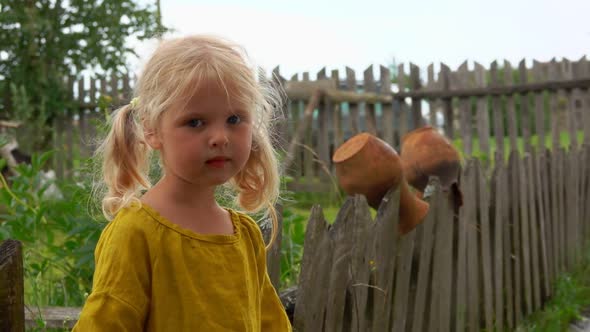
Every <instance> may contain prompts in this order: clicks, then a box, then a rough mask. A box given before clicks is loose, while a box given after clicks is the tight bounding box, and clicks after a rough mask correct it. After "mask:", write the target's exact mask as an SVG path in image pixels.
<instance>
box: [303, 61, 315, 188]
mask: <svg viewBox="0 0 590 332" xmlns="http://www.w3.org/2000/svg"><path fill="white" fill-rule="evenodd" d="M303 82H309V73H308V72H304V73H303ZM309 103H310V101H304V105H305V106H306V107H307V106H308V104H309ZM316 109H317V108H316ZM312 114H313V115H312V116H311V117H310V118H309V122H308V125H307V127H306V130H305V135H304V138H303V146H302V151H303V175H304V177H305V182H307V183H312V182H314V177H315V175H316V172H315V168H316V167H315V166H316V165H314V164H315V162H314V159H315V156H314V155H313V153H314V151H313V131H314V128H313V124H314V122H315V121H313V120H312V119H313V118H314V116H315V114H317V112H316V110H315V109H314V110H312Z"/></svg>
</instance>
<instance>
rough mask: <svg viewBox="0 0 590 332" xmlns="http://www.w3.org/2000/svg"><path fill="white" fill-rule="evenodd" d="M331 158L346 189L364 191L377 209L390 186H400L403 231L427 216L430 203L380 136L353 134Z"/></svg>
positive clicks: (350, 193)
mask: <svg viewBox="0 0 590 332" xmlns="http://www.w3.org/2000/svg"><path fill="white" fill-rule="evenodd" d="M332 161H333V162H334V165H335V168H336V176H337V178H338V183H339V184H340V186H341V187H342V189H343V190H344V192H346V193H347V194H349V195H354V194H362V195H364V196H365V197H366V198H367V201H368V203H369V205H370V206H371V207H373V208H375V209H377V208H378V207H379V204H380V203H381V199H382V198H383V196H385V194H386V193H387V191H388V190H389V189H391V188H393V187H398V186H400V188H401V193H400V196H401V197H400V212H399V218H400V221H399V231H400V233H402V234H405V233H407V232H409V231H411V230H412V229H414V228H415V227H416V226H417V225H418V224H420V223H421V222H422V220H423V219H424V217H425V216H426V213H427V212H428V203H426V202H424V201H422V200H421V199H419V198H417V197H416V196H415V195H414V194H413V193H412V192H411V191H410V188H409V186H408V184H407V182H406V180H405V179H404V174H403V170H402V164H401V160H400V158H399V155H398V154H397V152H396V151H395V150H394V149H393V148H392V147H391V146H390V145H389V144H387V143H385V142H384V141H382V140H380V139H379V138H377V137H375V136H373V135H371V134H368V133H361V134H358V135H356V136H353V137H351V138H350V139H349V140H347V141H346V142H345V143H344V144H342V145H341V146H340V147H338V149H337V150H336V151H335V152H334V156H333V157H332Z"/></svg>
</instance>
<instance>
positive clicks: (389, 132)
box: [379, 66, 395, 146]
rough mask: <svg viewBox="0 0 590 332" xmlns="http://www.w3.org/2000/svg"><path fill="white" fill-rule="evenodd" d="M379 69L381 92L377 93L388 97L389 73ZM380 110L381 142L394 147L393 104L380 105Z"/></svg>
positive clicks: (383, 68)
mask: <svg viewBox="0 0 590 332" xmlns="http://www.w3.org/2000/svg"><path fill="white" fill-rule="evenodd" d="M379 69H380V72H381V78H380V80H379V81H380V82H381V90H380V91H379V93H381V94H383V95H389V94H391V78H390V76H391V73H390V72H389V68H387V67H384V66H380V67H379ZM381 110H382V112H383V115H382V117H383V118H382V119H383V121H382V126H383V140H384V141H385V142H387V143H389V144H390V145H391V146H395V140H394V136H393V104H391V103H381Z"/></svg>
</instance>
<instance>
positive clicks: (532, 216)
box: [523, 154, 541, 310]
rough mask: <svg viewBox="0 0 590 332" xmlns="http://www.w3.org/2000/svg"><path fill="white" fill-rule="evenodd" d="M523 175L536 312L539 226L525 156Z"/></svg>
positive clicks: (533, 179) (528, 160)
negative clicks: (525, 178)
mask: <svg viewBox="0 0 590 332" xmlns="http://www.w3.org/2000/svg"><path fill="white" fill-rule="evenodd" d="M523 167H524V168H525V173H526V174H527V175H528V177H527V184H528V187H527V190H528V193H527V201H528V205H529V206H528V211H529V221H528V224H529V233H530V244H531V247H530V250H531V251H530V252H531V273H532V279H533V285H532V287H533V309H534V310H538V309H539V308H540V307H541V280H540V279H541V269H540V262H539V261H540V256H541V252H540V245H539V234H540V232H539V231H540V225H539V222H538V218H537V209H536V202H535V197H536V191H537V190H538V188H537V186H536V184H535V183H536V175H535V172H536V170H535V169H534V168H533V158H532V156H531V155H529V154H527V155H525V157H524V165H523Z"/></svg>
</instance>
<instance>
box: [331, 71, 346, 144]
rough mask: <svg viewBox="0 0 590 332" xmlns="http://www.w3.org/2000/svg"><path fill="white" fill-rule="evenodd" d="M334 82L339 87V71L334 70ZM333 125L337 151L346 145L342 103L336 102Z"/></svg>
mask: <svg viewBox="0 0 590 332" xmlns="http://www.w3.org/2000/svg"><path fill="white" fill-rule="evenodd" d="M331 78H332V80H333V81H334V84H335V85H337V84H338V82H339V81H340V78H339V74H338V70H337V69H334V70H332V76H331ZM332 123H333V127H332V129H333V130H334V141H333V151H334V150H336V149H337V148H338V147H339V146H340V145H342V143H344V130H343V129H344V128H343V123H342V103H341V102H335V103H334V105H333V114H332Z"/></svg>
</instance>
